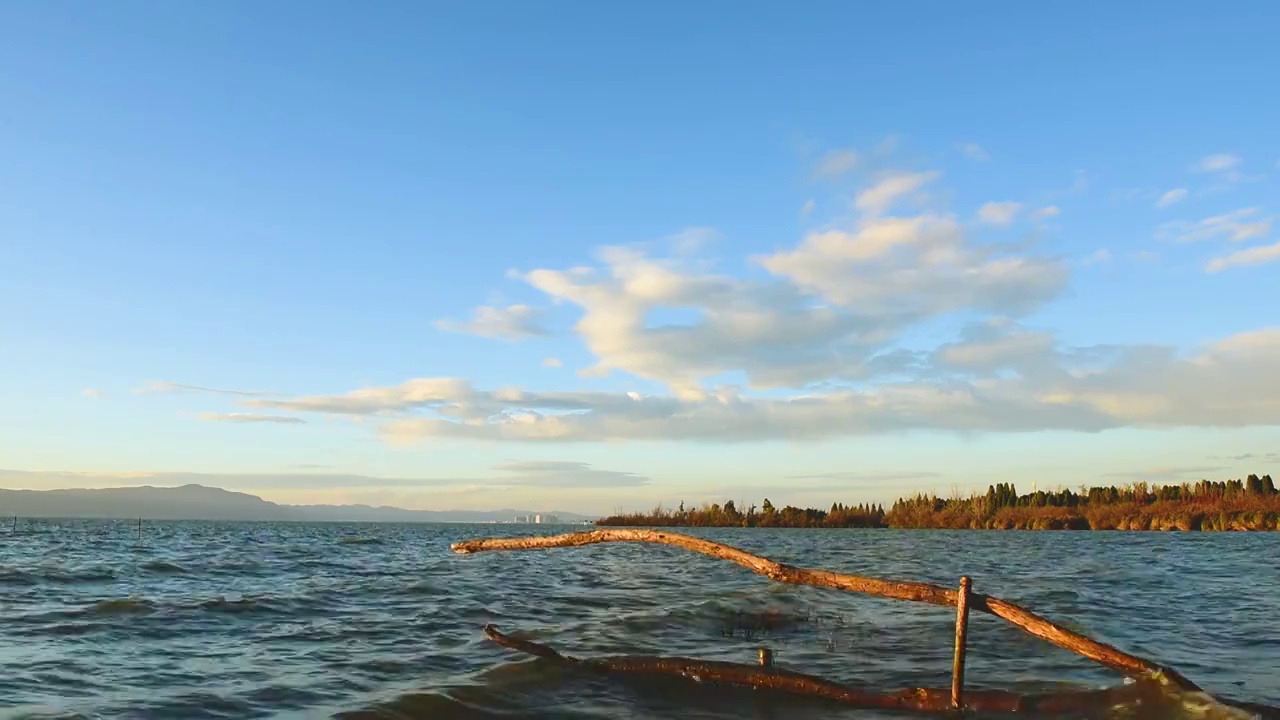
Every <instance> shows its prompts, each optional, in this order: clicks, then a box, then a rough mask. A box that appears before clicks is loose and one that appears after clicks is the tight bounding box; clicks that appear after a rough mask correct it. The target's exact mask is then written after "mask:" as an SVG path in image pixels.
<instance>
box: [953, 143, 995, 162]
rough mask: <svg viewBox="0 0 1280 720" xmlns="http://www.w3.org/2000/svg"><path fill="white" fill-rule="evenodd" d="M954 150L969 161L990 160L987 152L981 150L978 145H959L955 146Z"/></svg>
mask: <svg viewBox="0 0 1280 720" xmlns="http://www.w3.org/2000/svg"><path fill="white" fill-rule="evenodd" d="M956 149H957V150H959V151H960V152H961V153H963V154H964V156H965V157H967V158H969V159H970V160H977V161H979V162H982V161H986V160H990V159H991V156H990V155H988V154H987V151H986V150H983V149H982V146H981V145H979V144H978V143H959V144H958V145H956Z"/></svg>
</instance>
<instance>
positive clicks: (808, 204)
mask: <svg viewBox="0 0 1280 720" xmlns="http://www.w3.org/2000/svg"><path fill="white" fill-rule="evenodd" d="M817 207H818V204H817V203H816V202H814V201H813V200H812V199H810V200H806V201H805V203H804V205H802V206H801V207H800V214H801V215H804V216H808V215H811V214H813V211H814V209H815V208H817Z"/></svg>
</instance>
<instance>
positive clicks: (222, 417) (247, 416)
mask: <svg viewBox="0 0 1280 720" xmlns="http://www.w3.org/2000/svg"><path fill="white" fill-rule="evenodd" d="M200 419H201V420H212V421H215V422H230V423H278V424H281V425H301V424H304V423H306V422H307V421H306V420H303V419H302V418H300V417H293V416H291V415H261V414H258V413H204V414H202V415H201V416H200Z"/></svg>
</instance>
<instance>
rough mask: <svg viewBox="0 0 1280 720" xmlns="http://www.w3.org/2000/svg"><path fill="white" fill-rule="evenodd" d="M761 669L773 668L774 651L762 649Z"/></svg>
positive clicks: (760, 651) (760, 650)
mask: <svg viewBox="0 0 1280 720" xmlns="http://www.w3.org/2000/svg"><path fill="white" fill-rule="evenodd" d="M759 653H760V667H766V668H767V667H773V651H772V650H770V649H769V648H764V647H762V648H760V649H759Z"/></svg>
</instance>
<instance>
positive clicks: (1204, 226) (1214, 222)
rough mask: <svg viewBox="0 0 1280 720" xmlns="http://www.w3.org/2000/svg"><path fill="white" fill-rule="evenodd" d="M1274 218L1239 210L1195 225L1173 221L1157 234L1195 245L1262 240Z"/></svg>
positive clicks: (1248, 210) (1250, 209) (1162, 226)
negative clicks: (1208, 242) (1219, 240)
mask: <svg viewBox="0 0 1280 720" xmlns="http://www.w3.org/2000/svg"><path fill="white" fill-rule="evenodd" d="M1272 221H1273V218H1269V217H1265V218H1264V217H1258V208H1256V207H1251V208H1241V209H1239V210H1235V211H1233V212H1229V213H1224V214H1222V215H1214V216H1212V217H1207V218H1205V219H1203V220H1200V221H1198V222H1193V223H1191V222H1186V221H1175V222H1169V223H1165V224H1163V225H1161V226H1160V228H1159V229H1158V230H1157V233H1156V234H1157V236H1160V237H1165V238H1170V237H1171V238H1173V239H1175V240H1177V241H1178V242H1198V241H1202V240H1214V239H1223V240H1228V241H1231V242H1241V241H1243V240H1249V239H1251V238H1257V237H1263V236H1265V235H1266V234H1267V233H1269V232H1271V224H1272Z"/></svg>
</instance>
